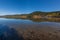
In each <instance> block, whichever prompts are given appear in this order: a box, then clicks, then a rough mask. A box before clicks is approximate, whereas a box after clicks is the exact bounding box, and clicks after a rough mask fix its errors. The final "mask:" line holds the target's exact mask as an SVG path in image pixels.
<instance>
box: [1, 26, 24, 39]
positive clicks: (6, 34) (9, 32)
mask: <svg viewBox="0 0 60 40" xmlns="http://www.w3.org/2000/svg"><path fill="white" fill-rule="evenodd" d="M0 40H23V37H22V36H20V37H19V36H18V33H17V31H16V30H15V29H13V28H9V27H8V26H4V25H0Z"/></svg>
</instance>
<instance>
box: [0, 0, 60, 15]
mask: <svg viewBox="0 0 60 40" xmlns="http://www.w3.org/2000/svg"><path fill="white" fill-rule="evenodd" d="M33 11H46V12H49V11H60V0H0V15H11V14H28V13H31V12H33Z"/></svg>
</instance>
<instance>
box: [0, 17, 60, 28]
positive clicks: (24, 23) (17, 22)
mask: <svg viewBox="0 0 60 40" xmlns="http://www.w3.org/2000/svg"><path fill="white" fill-rule="evenodd" d="M0 24H3V25H7V26H9V27H13V28H27V27H37V28H39V27H53V28H60V22H53V21H52V22H49V21H40V22H35V21H32V20H27V19H8V18H0Z"/></svg>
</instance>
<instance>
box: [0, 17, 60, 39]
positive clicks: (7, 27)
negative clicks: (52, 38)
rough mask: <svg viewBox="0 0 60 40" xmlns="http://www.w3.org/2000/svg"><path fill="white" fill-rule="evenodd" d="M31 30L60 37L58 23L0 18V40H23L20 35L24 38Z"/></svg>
mask: <svg viewBox="0 0 60 40" xmlns="http://www.w3.org/2000/svg"><path fill="white" fill-rule="evenodd" d="M31 30H34V31H35V32H37V33H38V32H39V31H41V32H42V31H44V33H47V32H48V33H49V32H52V33H56V32H57V35H58V36H60V22H57V21H56V22H55V21H44V20H43V21H41V20H39V21H38V22H36V20H35V21H32V20H27V19H8V18H0V40H2V39H3V40H6V39H8V40H20V39H21V40H23V39H24V38H23V37H22V36H21V34H23V36H25V37H26V36H29V35H26V34H28V33H29V31H31ZM24 33H26V34H24ZM18 35H19V36H18ZM36 35H38V34H36ZM4 38H5V39H4ZM15 38H16V39H15ZM19 38H20V39H19Z"/></svg>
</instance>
